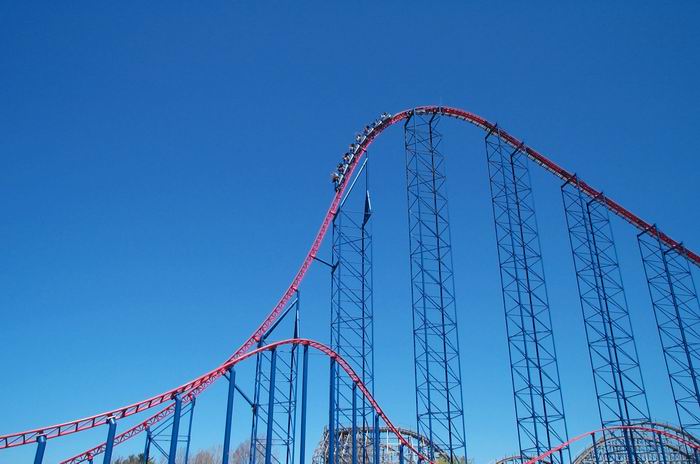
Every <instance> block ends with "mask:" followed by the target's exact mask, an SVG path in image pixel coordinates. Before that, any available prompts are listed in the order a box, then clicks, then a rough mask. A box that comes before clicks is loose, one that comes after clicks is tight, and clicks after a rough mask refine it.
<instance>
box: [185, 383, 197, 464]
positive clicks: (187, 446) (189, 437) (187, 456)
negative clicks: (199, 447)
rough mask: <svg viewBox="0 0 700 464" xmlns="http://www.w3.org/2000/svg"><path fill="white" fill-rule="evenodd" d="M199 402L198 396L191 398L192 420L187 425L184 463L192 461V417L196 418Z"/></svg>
mask: <svg viewBox="0 0 700 464" xmlns="http://www.w3.org/2000/svg"><path fill="white" fill-rule="evenodd" d="M196 402H197V397H196V396H193V397H192V399H191V400H190V420H189V425H188V426H187V442H186V444H185V462H184V464H189V461H190V443H191V441H192V419H194V406H195V404H196Z"/></svg>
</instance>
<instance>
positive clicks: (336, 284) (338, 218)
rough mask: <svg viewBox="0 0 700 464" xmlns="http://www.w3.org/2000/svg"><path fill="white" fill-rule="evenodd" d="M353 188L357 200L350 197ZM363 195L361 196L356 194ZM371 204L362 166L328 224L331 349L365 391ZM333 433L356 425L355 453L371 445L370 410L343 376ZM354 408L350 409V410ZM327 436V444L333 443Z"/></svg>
mask: <svg viewBox="0 0 700 464" xmlns="http://www.w3.org/2000/svg"><path fill="white" fill-rule="evenodd" d="M355 189H357V191H356V192H357V193H358V194H357V195H351V194H352V193H353V191H355ZM359 192H362V194H359ZM371 219H372V205H371V201H370V196H369V167H368V165H367V163H365V164H363V165H362V168H361V169H360V172H359V173H358V175H357V176H356V177H355V181H354V183H353V184H352V186H351V188H350V191H349V192H348V193H347V196H346V197H345V200H344V201H343V204H342V205H341V207H340V209H339V210H338V212H337V214H336V215H335V218H334V220H333V232H332V233H333V245H332V259H331V262H332V265H331V347H332V348H333V350H334V351H335V352H336V353H338V354H340V355H341V356H342V357H343V358H344V359H345V360H347V361H348V362H349V363H350V365H351V366H352V368H353V370H354V371H355V372H356V373H357V375H358V376H359V377H360V379H362V382H363V383H364V384H365V385H366V386H367V388H368V389H369V391H370V392H373V391H374V332H373V327H374V326H373V306H372V232H371V229H372V227H371V226H372V220H371ZM332 381H333V382H334V383H335V385H334V392H335V399H334V403H335V407H334V411H333V419H332V420H333V422H334V429H335V430H341V429H347V428H350V427H351V426H352V424H353V423H356V427H358V428H359V431H358V433H357V434H356V437H357V442H359V446H360V449H362V450H364V449H367V447H368V445H369V444H370V443H371V437H370V436H369V432H368V431H369V430H370V428H371V427H372V423H373V417H374V410H373V409H372V407H371V406H370V404H369V403H368V402H367V400H366V399H365V398H364V397H363V396H361V395H359V404H357V402H358V394H357V392H356V391H355V388H354V383H353V382H352V380H351V379H350V378H349V377H348V376H347V375H341V373H336V375H335V376H334V379H333V380H332ZM353 405H354V407H353ZM333 438H335V437H331V440H330V443H331V444H333V443H337V441H336V440H334V439H333ZM334 455H335V462H336V463H343V464H345V463H349V462H351V459H352V457H351V456H350V455H348V454H343V453H335V454H334ZM371 461H372V455H371V454H366V453H362V454H361V456H359V457H358V456H356V459H355V460H354V461H352V462H353V463H356V462H360V463H362V464H365V463H367V462H371Z"/></svg>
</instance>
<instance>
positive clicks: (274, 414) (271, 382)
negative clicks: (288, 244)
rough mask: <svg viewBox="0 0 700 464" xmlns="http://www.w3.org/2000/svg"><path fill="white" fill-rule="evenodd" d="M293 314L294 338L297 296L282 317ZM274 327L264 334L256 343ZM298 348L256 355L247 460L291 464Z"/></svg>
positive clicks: (297, 316)
mask: <svg viewBox="0 0 700 464" xmlns="http://www.w3.org/2000/svg"><path fill="white" fill-rule="evenodd" d="M289 313H292V314H293V315H294V338H297V337H298V336H299V297H298V294H297V298H296V299H295V300H294V301H293V302H292V303H291V304H290V306H289V308H288V309H287V311H285V313H284V316H282V317H283V318H284V317H285V316H286V315H287V314H289ZM276 327H277V325H275V326H273V327H272V328H270V330H268V332H267V333H266V334H265V335H264V336H263V338H262V340H261V341H260V343H259V346H263V345H264V344H265V339H266V338H267V336H269V335H270V334H271V333H272V331H273V330H274V329H275V328H276ZM298 368H299V356H298V348H297V346H295V345H291V346H284V347H279V348H276V349H272V350H269V351H264V352H261V353H259V354H257V355H256V367H255V392H254V396H253V403H254V406H253V420H252V424H251V438H250V459H249V462H250V464H293V463H294V450H295V442H296V440H295V437H296V401H297V372H298Z"/></svg>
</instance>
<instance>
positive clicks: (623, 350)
mask: <svg viewBox="0 0 700 464" xmlns="http://www.w3.org/2000/svg"><path fill="white" fill-rule="evenodd" d="M577 182H578V180H577V179H574V180H572V181H570V182H567V183H565V184H564V185H562V188H561V191H562V198H563V200H564V211H565V213H566V223H567V226H568V229H569V239H570V242H571V252H572V255H573V259H574V268H575V270H576V279H577V284H578V292H579V298H580V300H581V309H582V311H583V321H584V327H585V331H586V338H587V340H588V354H589V357H590V361H591V367H592V369H593V380H594V385H595V390H596V398H597V400H598V412H599V415H600V421H601V425H602V427H608V426H615V425H632V424H639V423H643V422H650V416H649V405H648V402H647V397H646V390H645V388H644V381H643V378H642V371H641V369H640V366H639V356H638V355H637V346H636V344H635V341H634V334H633V331H632V323H631V321H630V316H629V310H628V307H627V299H626V298H625V290H624V287H623V284H622V275H621V273H620V266H619V261H618V257H617V250H616V248H615V240H614V237H613V231H612V227H611V224H610V213H609V211H608V209H607V208H606V207H605V206H604V205H603V204H602V203H601V201H602V200H603V198H602V197H601V198H596V199H590V198H589V197H587V196H586V195H584V194H583V192H582V191H581V190H580V189H579V188H578V187H577V185H576V183H577ZM623 435H624V437H623V440H621V442H622V443H624V449H622V450H621V449H608V444H607V443H608V442H607V441H605V442H604V444H605V446H606V449H605V453H606V457H607V459H608V461H610V462H613V461H624V460H627V461H628V462H635V461H638V460H643V461H648V460H650V459H649V458H653V456H654V455H655V453H654V452H653V450H652V453H651V455H649V453H647V452H645V450H642V449H640V448H638V446H637V444H636V443H635V440H634V437H633V436H632V435H631V434H630V433H629V432H627V431H625V432H624V433H623ZM642 447H643V445H642Z"/></svg>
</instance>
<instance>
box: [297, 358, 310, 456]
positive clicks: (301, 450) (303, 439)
mask: <svg viewBox="0 0 700 464" xmlns="http://www.w3.org/2000/svg"><path fill="white" fill-rule="evenodd" d="M302 362H303V363H304V364H303V369H304V371H303V377H302V379H301V442H300V443H299V464H306V461H305V460H306V401H307V400H306V398H307V388H308V379H309V345H304V354H303V361H302Z"/></svg>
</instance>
